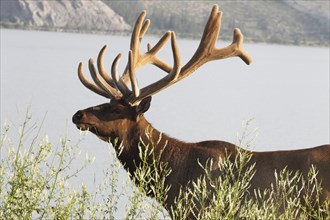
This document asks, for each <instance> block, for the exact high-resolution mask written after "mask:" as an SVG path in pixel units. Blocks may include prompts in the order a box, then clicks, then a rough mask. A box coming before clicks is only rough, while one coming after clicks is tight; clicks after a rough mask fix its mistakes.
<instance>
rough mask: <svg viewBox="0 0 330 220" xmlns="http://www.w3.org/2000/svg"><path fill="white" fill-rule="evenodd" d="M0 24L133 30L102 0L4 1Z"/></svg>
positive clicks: (85, 29)
mask: <svg viewBox="0 0 330 220" xmlns="http://www.w3.org/2000/svg"><path fill="white" fill-rule="evenodd" d="M0 18H1V26H4V27H16V28H27V29H51V30H64V31H65V30H66V31H83V32H85V31H86V32H99V31H107V32H118V31H128V30H130V28H131V27H130V25H128V24H127V23H126V22H125V21H124V19H123V18H122V17H121V16H119V15H118V14H116V13H115V12H114V11H113V10H112V9H111V8H110V7H108V6H107V5H106V4H104V3H103V2H102V1H84V0H75V1H68V0H57V1H40V0H34V1H31V0H1V16H0Z"/></svg>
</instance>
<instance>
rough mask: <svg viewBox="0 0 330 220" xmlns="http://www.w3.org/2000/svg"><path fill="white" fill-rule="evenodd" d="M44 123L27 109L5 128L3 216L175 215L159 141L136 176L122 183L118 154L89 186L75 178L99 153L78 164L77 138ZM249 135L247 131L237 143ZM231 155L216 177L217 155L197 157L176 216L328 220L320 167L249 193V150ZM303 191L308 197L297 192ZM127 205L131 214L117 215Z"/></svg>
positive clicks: (283, 175)
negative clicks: (54, 132)
mask: <svg viewBox="0 0 330 220" xmlns="http://www.w3.org/2000/svg"><path fill="white" fill-rule="evenodd" d="M40 128H41V126H38V125H36V124H32V125H31V117H30V115H29V114H27V116H26V118H25V121H24V122H23V124H22V126H21V127H20V129H19V139H18V140H14V141H13V140H11V138H10V137H11V134H12V130H11V126H9V125H4V126H3V127H2V130H1V138H0V152H1V161H0V219H116V218H117V219H118V218H123V219H170V215H169V213H168V212H167V211H166V210H165V209H164V208H163V206H162V204H163V203H164V201H165V199H166V193H167V192H168V190H169V187H170V186H167V187H165V184H164V180H165V177H166V176H167V175H169V174H170V172H171V170H170V169H169V168H168V167H167V164H165V163H159V160H158V159H159V158H155V157H154V156H153V155H154V154H153V150H152V149H153V146H152V144H157V143H151V144H149V145H148V144H144V143H141V145H140V146H139V149H140V158H141V161H142V162H141V163H140V164H139V166H138V168H137V171H136V172H135V174H134V175H133V176H132V177H131V178H132V180H133V181H128V182H127V183H125V184H123V182H122V180H121V179H120V178H119V172H120V170H122V169H123V168H122V165H121V164H120V162H119V161H118V160H113V161H110V162H109V164H108V167H107V168H106V169H105V170H104V172H103V173H104V179H103V182H102V183H101V184H100V185H97V186H95V191H93V192H89V191H88V190H87V189H86V187H85V186H84V185H82V186H81V187H80V188H79V189H76V188H74V187H72V186H70V180H71V179H72V178H73V177H75V176H79V174H80V172H81V171H82V170H83V169H84V168H85V167H86V166H89V165H90V164H91V163H92V161H93V159H92V158H89V157H86V161H85V163H83V164H82V165H81V166H80V167H79V168H78V169H76V170H72V169H71V165H72V163H73V162H74V161H75V160H77V158H78V157H79V155H80V153H79V149H78V147H79V142H78V144H72V143H71V142H70V141H69V140H68V138H67V137H64V138H61V139H60V141H59V143H58V144H56V145H53V144H52V143H50V142H49V140H48V137H47V136H44V137H40ZM247 134H248V133H247V132H246V131H244V132H243V135H242V138H241V139H239V144H242V142H243V140H245V139H246V136H247ZM27 136H29V137H32V139H31V138H30V139H31V140H30V139H29V138H26V137H27ZM28 140H30V141H28ZM16 142H17V144H14V143H16ZM247 145H248V144H247ZM109 147H110V148H112V146H109ZM119 147H120V146H119ZM164 147H166V146H164ZM111 152H112V153H113V152H114V151H113V150H111ZM150 158H152V160H150ZM229 158H230V155H228V156H227V157H226V158H224V159H222V160H221V162H219V163H218V164H217V166H218V168H219V171H220V172H219V173H221V175H220V176H216V177H214V176H213V175H212V172H211V169H210V167H212V166H213V161H212V160H209V161H208V162H207V163H206V164H200V163H199V164H200V166H201V167H203V169H204V171H205V175H203V176H201V177H200V178H198V179H197V180H196V181H193V182H192V183H191V187H189V188H182V190H181V193H180V195H179V196H178V197H177V198H176V206H175V207H172V209H171V211H170V212H171V215H172V216H173V218H174V219H185V218H187V216H188V214H189V213H193V215H194V216H195V217H196V218H198V219H330V217H329V216H330V211H329V207H330V200H327V201H325V202H324V203H321V202H320V201H319V195H320V192H321V190H322V189H321V187H320V183H319V182H318V181H317V179H316V176H317V170H316V169H315V168H314V167H311V169H310V172H309V175H308V178H305V179H304V178H303V177H302V175H301V173H299V172H293V171H290V170H287V169H284V170H282V171H276V172H275V173H274V175H275V177H276V182H275V183H274V184H273V185H272V186H271V187H270V188H269V189H266V190H264V191H260V190H255V191H254V194H253V195H251V193H249V187H250V180H251V178H252V177H253V174H254V172H255V171H254V165H253V164H252V165H249V163H248V161H249V160H250V155H249V154H247V153H245V152H243V151H240V152H239V153H238V154H237V156H236V157H235V160H234V161H231V160H230V159H229ZM196 162H198V161H196ZM80 178H81V179H83V177H80ZM133 182H134V183H136V184H134V183H133ZM146 186H151V187H149V189H150V190H151V191H152V194H154V195H155V199H150V198H148V197H147V196H146V194H150V193H151V192H150V191H146V188H147V187H146ZM131 188H132V190H130V189H131ZM300 195H301V196H302V197H303V198H304V199H303V201H301V200H299V199H298V197H299V196H300ZM311 198H315V199H311ZM122 204H125V213H124V214H123V215H121V216H119V217H118V210H119V208H121V206H122ZM315 205H317V206H318V207H319V208H318V209H316V208H314V207H315ZM196 208H198V209H199V212H196Z"/></svg>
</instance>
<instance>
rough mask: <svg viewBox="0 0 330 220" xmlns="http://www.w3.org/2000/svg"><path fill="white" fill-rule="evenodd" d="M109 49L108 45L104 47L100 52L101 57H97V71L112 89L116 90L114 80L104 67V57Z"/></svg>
mask: <svg viewBox="0 0 330 220" xmlns="http://www.w3.org/2000/svg"><path fill="white" fill-rule="evenodd" d="M106 49H107V45H104V46H103V47H102V49H101V50H100V53H99V55H98V56H97V69H98V71H99V73H100V75H101V76H102V77H103V79H104V80H105V81H106V82H107V83H108V84H109V85H110V86H112V87H114V88H115V84H114V82H113V80H112V78H111V77H110V76H109V74H108V73H107V71H106V70H105V68H104V66H103V57H104V52H105V50H106Z"/></svg>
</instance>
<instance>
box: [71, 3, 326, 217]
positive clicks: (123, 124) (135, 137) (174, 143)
mask: <svg viewBox="0 0 330 220" xmlns="http://www.w3.org/2000/svg"><path fill="white" fill-rule="evenodd" d="M145 16H146V12H145V11H143V12H142V13H141V14H140V16H139V17H138V19H137V21H136V24H135V27H134V29H133V32H132V36H131V44H130V51H129V54H128V63H127V65H126V68H125V69H124V71H123V74H122V75H121V76H120V75H119V73H118V68H117V66H118V62H119V60H120V58H121V54H119V55H118V56H117V57H116V58H115V59H114V61H113V63H112V67H111V76H110V75H109V74H108V73H107V72H106V70H105V68H104V67H103V57H104V52H105V50H106V46H104V47H103V48H102V49H101V51H100V53H99V55H98V58H97V68H96V67H95V66H94V63H93V60H92V59H90V60H89V65H88V67H89V71H90V74H91V76H92V79H93V81H94V82H91V81H89V80H87V79H86V78H85V76H84V74H83V70H82V63H80V64H79V67H78V76H79V79H80V81H81V82H82V84H84V85H85V86H86V87H87V88H88V89H90V90H92V91H93V92H95V93H97V94H99V95H101V96H104V97H106V98H108V99H110V103H104V104H101V105H97V106H94V107H90V108H87V109H85V110H80V111H78V112H77V113H76V114H74V115H73V117H72V121H73V123H74V124H76V126H77V127H78V128H79V129H81V130H89V131H90V132H92V133H94V134H95V135H97V136H98V137H99V138H100V139H102V140H104V141H106V142H110V143H112V145H114V144H115V143H114V141H115V140H117V141H118V140H119V142H120V143H122V146H123V147H122V149H121V152H120V154H119V153H117V157H118V159H119V160H120V161H121V163H122V164H123V166H124V168H125V169H126V170H127V171H128V172H129V173H130V174H134V172H135V170H136V164H137V163H138V162H139V160H140V157H139V150H138V145H139V143H140V141H141V140H142V141H143V142H145V143H148V142H153V143H156V142H157V141H160V142H159V144H158V145H156V146H154V148H155V149H153V150H154V153H155V154H156V155H157V154H160V152H162V157H160V160H162V161H163V162H166V163H167V164H168V166H169V168H170V169H171V170H172V172H171V173H170V175H169V176H167V177H166V181H165V183H166V184H167V185H170V186H171V188H170V190H169V192H168V195H167V199H166V201H165V205H164V206H165V208H166V209H168V210H169V209H170V207H171V206H173V205H174V201H175V197H176V196H177V195H178V194H179V190H180V187H182V186H187V184H188V183H189V182H190V181H192V180H195V179H197V178H198V177H199V176H200V175H202V174H203V170H202V169H201V167H200V166H199V165H198V162H197V161H200V162H206V161H207V160H208V159H212V160H213V161H214V163H216V162H217V161H219V158H222V157H224V155H226V152H229V153H231V154H232V155H235V154H236V153H237V149H238V146H236V145H234V144H231V143H228V142H224V141H203V142H198V143H186V142H182V141H179V140H176V139H174V138H171V137H169V136H166V135H164V134H162V133H161V132H159V131H158V130H157V129H155V128H153V127H152V125H151V124H150V123H149V122H148V121H147V120H146V119H145V117H144V115H143V114H144V113H145V112H146V111H147V110H148V109H149V107H150V102H151V96H152V95H154V94H156V93H158V92H160V91H161V90H163V89H165V88H167V87H169V86H171V85H173V84H175V83H177V82H179V81H180V80H182V79H184V78H185V77H187V76H189V75H190V74H191V73H193V72H194V71H195V70H197V69H198V68H199V67H200V66H202V65H203V64H205V63H207V62H209V61H213V60H219V59H225V58H229V57H235V56H238V57H239V58H241V59H242V60H243V61H244V62H245V63H246V64H250V63H251V62H252V59H251V57H250V56H249V54H248V53H247V52H246V51H245V50H244V49H243V47H242V44H243V35H242V34H241V31H240V30H239V29H235V30H234V36H233V42H232V44H230V45H229V46H227V47H225V48H220V49H219V48H216V47H215V44H216V41H217V38H218V34H219V31H220V22H221V16H222V12H220V11H219V10H218V6H217V5H215V6H214V7H213V9H212V12H211V14H210V17H209V19H208V21H207V24H206V26H205V29H204V33H203V36H202V38H201V41H200V44H199V47H198V48H197V50H196V52H195V54H194V55H193V56H192V58H191V59H190V60H189V61H188V62H187V63H186V64H185V65H184V66H182V65H181V60H180V55H179V50H178V46H177V41H176V36H175V34H174V32H170V31H169V32H167V33H165V34H164V35H163V37H161V39H160V40H159V41H158V43H156V44H155V45H154V46H153V47H151V46H150V45H149V44H148V49H147V52H145V53H141V50H140V43H141V40H142V38H143V36H144V34H145V33H146V31H147V29H148V27H149V25H150V21H149V20H145V21H144V19H145ZM168 40H171V48H172V53H173V60H174V62H173V66H170V65H169V64H167V63H166V62H165V61H163V60H161V59H160V58H158V57H157V53H158V52H159V51H160V50H161V48H162V47H163V46H164V45H165V44H166V42H167V41H168ZM147 64H152V65H155V66H157V67H158V68H160V69H162V70H163V71H165V72H167V73H168V74H167V75H166V76H165V77H163V78H161V79H160V80H158V81H156V82H154V83H152V84H150V85H147V86H145V87H144V88H142V89H140V88H139V87H138V84H137V80H136V72H137V70H138V69H139V68H140V67H142V66H144V65H147ZM129 84H131V89H130V88H129V87H130V86H129ZM150 128H151V129H150ZM147 129H149V130H151V133H150V134H149V135H148V137H147V136H146V130H147ZM160 136H162V138H161V139H160V140H159V137H160ZM165 143H166V148H165V149H159V148H157V146H164V145H165ZM251 155H252V157H251V162H253V163H255V164H256V165H255V170H256V173H255V175H254V177H253V179H252V181H251V188H261V189H263V188H266V187H269V186H270V184H271V182H272V181H274V170H281V169H283V168H285V167H288V169H291V170H300V171H301V172H302V173H303V174H306V173H307V172H308V170H309V168H310V167H311V165H315V166H316V167H317V169H318V170H319V174H318V176H319V179H320V180H322V188H323V191H322V193H323V194H322V195H321V200H325V199H326V198H329V197H330V175H329V166H330V160H329V159H330V156H329V155H330V145H323V146H318V147H314V148H310V149H302V150H292V151H273V152H251Z"/></svg>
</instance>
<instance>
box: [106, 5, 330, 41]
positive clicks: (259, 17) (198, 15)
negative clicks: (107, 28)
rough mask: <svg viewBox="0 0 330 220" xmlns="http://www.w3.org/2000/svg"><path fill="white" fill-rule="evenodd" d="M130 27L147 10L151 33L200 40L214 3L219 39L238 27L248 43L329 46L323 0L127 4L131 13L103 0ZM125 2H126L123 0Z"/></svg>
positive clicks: (229, 38)
mask: <svg viewBox="0 0 330 220" xmlns="http://www.w3.org/2000/svg"><path fill="white" fill-rule="evenodd" d="M104 2H105V3H107V4H108V5H109V6H110V7H111V8H113V9H114V10H115V11H116V12H117V13H118V14H120V15H121V16H123V17H124V19H125V20H126V21H127V22H128V23H129V24H130V25H133V23H134V22H135V18H136V17H137V16H138V14H139V13H140V11H141V10H142V9H146V10H147V12H148V15H147V16H148V17H149V18H151V22H152V25H151V27H150V31H151V32H154V33H160V32H162V33H163V32H164V31H167V30H168V29H170V30H175V32H176V33H177V34H178V35H181V36H187V37H200V36H201V35H202V31H203V28H204V25H205V23H206V20H207V18H208V15H209V14H210V11H211V8H212V6H213V5H214V4H218V5H219V8H220V10H221V11H222V12H223V16H222V26H221V34H220V38H221V39H226V40H231V39H232V30H233V29H234V28H236V27H238V28H240V29H241V30H242V32H243V34H244V36H245V39H246V40H247V41H254V42H266V43H280V44H297V45H301V44H302V45H325V46H329V17H330V16H329V13H330V12H329V11H330V2H329V1H327V0H326V1H325V0H314V1H301V0H276V1H263V0H258V1H256V0H236V1H235V0H233V1H226V0H222V1H162V2H161V3H160V1H143V0H135V1H129V2H130V10H129V11H128V10H127V7H125V4H123V2H120V1H112V0H104ZM126 2H127V1H126Z"/></svg>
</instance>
